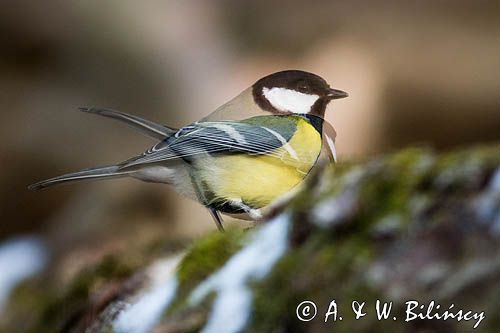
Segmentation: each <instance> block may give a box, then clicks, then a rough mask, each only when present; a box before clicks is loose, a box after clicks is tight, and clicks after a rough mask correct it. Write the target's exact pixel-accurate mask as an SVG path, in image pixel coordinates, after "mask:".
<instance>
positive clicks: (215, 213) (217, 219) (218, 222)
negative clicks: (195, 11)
mask: <svg viewBox="0 0 500 333" xmlns="http://www.w3.org/2000/svg"><path fill="white" fill-rule="evenodd" d="M207 208H208V211H209V212H210V215H212V218H213V219H214V222H215V225H216V226H217V229H219V231H220V232H224V226H223V225H222V217H221V216H220V213H219V211H217V210H216V209H213V208H211V207H207Z"/></svg>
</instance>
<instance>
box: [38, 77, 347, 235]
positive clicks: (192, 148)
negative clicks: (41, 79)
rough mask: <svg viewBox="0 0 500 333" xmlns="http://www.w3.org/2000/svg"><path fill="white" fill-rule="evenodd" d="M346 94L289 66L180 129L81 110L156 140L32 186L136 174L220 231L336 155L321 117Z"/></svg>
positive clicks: (258, 212) (256, 214) (253, 214)
mask: <svg viewBox="0 0 500 333" xmlns="http://www.w3.org/2000/svg"><path fill="white" fill-rule="evenodd" d="M347 96H348V94H347V93H346V92H344V91H341V90H337V89H332V88H330V86H329V85H328V83H327V82H326V81H325V80H324V79H323V78H321V77H319V76H317V75H315V74H312V73H308V72H304V71H299V70H287V71H282V72H277V73H274V74H271V75H268V76H265V77H263V78H261V79H260V80H258V81H257V82H256V83H254V84H253V85H252V86H251V87H250V88H247V89H246V90H244V91H243V92H242V93H240V94H239V95H238V96H236V97H235V98H234V99H232V100H230V101H229V102H227V103H226V104H224V105H222V106H221V107H219V108H218V109H217V110H215V111H214V112H212V113H211V114H210V115H208V116H207V117H205V118H203V119H201V120H199V121H197V122H194V123H192V124H189V125H187V126H185V127H182V128H180V129H175V128H171V127H167V126H163V125H159V124H157V123H154V122H152V121H148V120H145V119H142V118H139V117H136V116H133V115H128V114H125V113H122V112H119V111H114V110H110V109H101V108H80V110H81V111H84V112H88V113H93V114H98V115H101V116H105V117H109V118H113V119H116V120H119V121H122V122H124V123H126V124H128V125H130V126H132V127H134V128H136V129H138V130H140V131H142V132H143V133H145V134H147V135H149V136H151V137H153V138H155V139H158V140H160V142H158V143H157V144H156V145H154V146H153V147H152V148H150V149H148V150H147V151H146V152H144V153H143V154H141V155H138V156H136V157H133V158H131V159H129V160H126V161H124V162H121V163H118V164H114V165H109V166H103V167H96V168H90V169H85V170H82V171H79V172H75V173H70V174H65V175H62V176H59V177H56V178H52V179H48V180H45V181H41V182H38V183H36V184H33V185H31V186H30V189H34V190H38V189H43V188H46V187H49V186H52V185H58V184H62V183H67V182H73V181H80V180H99V179H110V178H119V177H133V178H137V179H140V180H143V181H146V182H156V183H166V184H170V185H173V186H174V187H175V189H176V190H177V191H178V192H180V193H182V194H184V195H186V196H188V197H190V198H192V199H195V200H197V201H198V202H200V203H201V204H203V205H204V206H205V207H207V208H208V210H209V211H210V213H211V215H212V217H213V219H214V221H215V223H216V225H217V227H218V228H219V229H220V230H223V226H222V219H221V216H220V213H224V214H228V215H232V216H236V217H239V218H246V219H251V220H259V219H261V218H262V211H263V209H264V208H265V207H268V206H269V205H270V204H271V203H272V202H273V201H274V200H276V199H277V198H279V197H282V196H283V195H284V194H286V193H289V192H290V191H291V190H292V189H294V188H296V187H297V185H299V184H300V183H301V182H302V181H303V180H304V178H305V177H306V175H307V174H308V173H309V172H310V171H311V169H312V168H313V167H314V166H315V165H316V164H317V162H318V160H319V159H320V158H326V159H329V160H331V161H333V160H334V159H335V146H334V140H335V131H334V130H333V128H332V127H331V125H329V124H328V123H327V122H326V121H325V120H324V115H325V110H326V107H327V105H328V103H329V102H330V101H331V100H333V99H338V98H344V97H347Z"/></svg>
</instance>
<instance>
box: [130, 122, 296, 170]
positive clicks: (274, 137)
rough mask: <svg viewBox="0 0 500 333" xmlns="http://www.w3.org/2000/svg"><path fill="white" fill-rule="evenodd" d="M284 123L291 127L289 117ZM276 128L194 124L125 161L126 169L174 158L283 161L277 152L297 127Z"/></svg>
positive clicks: (227, 124) (248, 124)
mask: <svg viewBox="0 0 500 333" xmlns="http://www.w3.org/2000/svg"><path fill="white" fill-rule="evenodd" d="M283 121H285V122H287V125H289V124H288V123H290V121H289V120H287V119H285V118H283ZM292 124H293V123H292ZM273 125H274V126H264V125H256V124H252V123H245V122H229V121H221V122H202V123H194V124H191V125H189V126H186V127H183V128H181V129H180V130H179V131H178V132H177V133H175V134H174V135H172V136H170V137H169V138H167V139H165V140H163V141H161V142H159V143H158V144H157V145H155V146H153V147H152V148H151V149H149V150H148V151H146V152H145V153H144V154H142V155H140V156H138V157H136V158H133V159H132V160H129V161H127V162H125V163H124V164H123V165H122V168H128V167H133V166H137V165H143V164H150V163H158V162H163V161H168V160H172V159H184V160H186V161H190V160H192V159H196V158H202V157H203V156H207V155H214V154H231V153H244V154H250V155H259V154H269V155H271V156H276V157H278V158H280V157H281V155H282V154H283V153H281V155H280V153H277V152H274V151H275V150H276V149H278V148H280V147H283V146H286V145H287V144H288V140H290V138H291V137H292V136H293V132H294V130H295V128H294V126H280V127H279V128H277V127H276V122H274V123H273Z"/></svg>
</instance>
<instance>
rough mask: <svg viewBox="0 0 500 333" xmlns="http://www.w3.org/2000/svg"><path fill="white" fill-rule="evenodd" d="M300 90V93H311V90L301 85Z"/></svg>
mask: <svg viewBox="0 0 500 333" xmlns="http://www.w3.org/2000/svg"><path fill="white" fill-rule="evenodd" d="M298 90H299V91H300V92H303V93H306V92H308V91H309V88H308V87H307V86H305V85H300V86H299V89H298Z"/></svg>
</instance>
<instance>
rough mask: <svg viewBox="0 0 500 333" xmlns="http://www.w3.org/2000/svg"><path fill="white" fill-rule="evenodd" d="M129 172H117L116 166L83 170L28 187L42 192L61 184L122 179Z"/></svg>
mask: <svg viewBox="0 0 500 333" xmlns="http://www.w3.org/2000/svg"><path fill="white" fill-rule="evenodd" d="M129 173H130V171H119V167H118V166H116V165H113V166H105V167H97V168H91V169H85V170H82V171H78V172H73V173H68V174H65V175H62V176H59V177H55V178H51V179H47V180H43V181H41V182H38V183H35V184H32V185H30V186H28V188H29V189H30V190H42V189H45V188H47V187H50V186H54V185H59V184H63V183H70V182H77V181H81V180H99V179H110V178H118V177H124V176H126V175H127V174H129Z"/></svg>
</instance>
